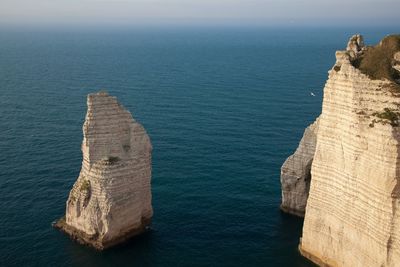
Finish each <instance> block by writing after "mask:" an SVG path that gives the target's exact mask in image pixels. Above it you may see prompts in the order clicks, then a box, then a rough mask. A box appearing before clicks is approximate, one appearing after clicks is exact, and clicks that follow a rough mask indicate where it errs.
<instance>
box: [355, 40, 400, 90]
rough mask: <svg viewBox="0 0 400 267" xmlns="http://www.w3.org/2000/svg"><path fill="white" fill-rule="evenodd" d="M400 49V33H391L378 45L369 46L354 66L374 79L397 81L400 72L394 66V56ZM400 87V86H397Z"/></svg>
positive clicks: (399, 77)
mask: <svg viewBox="0 0 400 267" xmlns="http://www.w3.org/2000/svg"><path fill="white" fill-rule="evenodd" d="M398 51H400V35H389V36H386V37H385V38H383V39H382V41H381V42H380V43H379V44H378V45H376V46H370V47H367V49H366V51H364V53H363V54H362V56H361V57H360V58H358V59H356V60H355V61H354V62H353V65H354V67H356V68H358V69H359V70H360V71H361V72H362V73H364V74H366V75H368V76H369V77H370V78H371V79H373V80H382V79H388V80H390V81H393V82H396V80H398V79H400V74H399V73H398V72H396V71H395V70H394V69H393V68H392V65H393V64H392V63H393V56H394V54H395V53H396V52H398ZM397 87H398V88H399V89H400V86H397Z"/></svg>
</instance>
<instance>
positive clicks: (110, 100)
mask: <svg viewBox="0 0 400 267" xmlns="http://www.w3.org/2000/svg"><path fill="white" fill-rule="evenodd" d="M87 106H88V110H87V114H86V120H85V123H84V125H83V142H82V152H83V162H82V169H81V172H80V174H79V177H78V179H77V181H76V182H75V184H74V186H73V188H72V190H71V192H70V194H69V198H68V201H67V205H66V215H65V220H64V219H61V220H60V221H59V222H57V224H56V227H59V228H61V229H62V230H64V231H65V232H67V233H68V234H70V235H71V236H72V237H73V238H74V239H76V240H77V241H79V242H81V243H85V244H89V245H91V246H93V247H95V248H97V249H104V248H107V247H110V246H112V245H115V244H118V243H120V242H122V241H125V240H126V239H128V238H130V237H132V236H134V235H136V234H139V233H141V232H143V231H144V230H145V229H146V227H147V225H149V223H150V220H151V217H152V214H153V210H152V206H151V188H150V187H151V186H150V180H151V150H152V146H151V143H150V139H149V137H148V135H147V134H146V131H145V129H144V128H143V127H142V125H140V124H139V123H138V122H136V121H135V120H134V119H133V118H132V115H131V114H130V113H129V111H127V110H126V109H124V107H122V106H121V105H120V104H119V103H118V102H117V99H116V98H115V97H113V96H109V95H108V94H107V93H104V92H100V93H96V94H89V95H88V98H87Z"/></svg>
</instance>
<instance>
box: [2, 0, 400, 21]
mask: <svg viewBox="0 0 400 267" xmlns="http://www.w3.org/2000/svg"><path fill="white" fill-rule="evenodd" d="M399 10H400V0H373V1H372V0H348V1H346V0H0V25H14V24H15V25H24V24H26V25H35V24H38V25H42V24H43V25H47V24H48V25H57V24H60V25H142V24H155V25H158V24H178V25H191V24H196V25H197V24H198V25H202V24H204V25H210V24H211V25H219V24H233V25H252V24H254V25H264V26H269V25H272V26H273V25H316V26H318V25H348V24H350V25H351V24H354V25H363V24H367V25H390V24H392V25H393V24H394V25H396V24H397V25H399V26H400V16H399Z"/></svg>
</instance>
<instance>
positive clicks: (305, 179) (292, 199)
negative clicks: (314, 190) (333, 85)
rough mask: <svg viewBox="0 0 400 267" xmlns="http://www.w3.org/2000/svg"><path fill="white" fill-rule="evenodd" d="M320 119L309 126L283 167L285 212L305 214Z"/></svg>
mask: <svg viewBox="0 0 400 267" xmlns="http://www.w3.org/2000/svg"><path fill="white" fill-rule="evenodd" d="M317 130H318V120H317V121H315V122H314V123H313V124H311V125H310V126H308V127H307V128H306V130H305V131H304V135H303V138H302V139H301V141H300V144H299V146H298V148H297V150H296V152H295V153H294V154H293V155H291V156H290V157H288V158H287V159H286V161H285V163H284V164H283V166H282V168H281V185H282V204H281V209H282V210H283V211H284V212H287V213H290V214H293V215H297V216H304V212H305V209H306V204H307V198H308V192H309V191H310V181H311V163H312V161H313V157H314V152H315V146H316V143H317Z"/></svg>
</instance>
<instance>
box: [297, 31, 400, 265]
mask: <svg viewBox="0 0 400 267" xmlns="http://www.w3.org/2000/svg"><path fill="white" fill-rule="evenodd" d="M394 40H395V41H393V39H390V38H385V39H384V40H383V41H382V42H381V43H380V44H379V45H377V46H376V47H368V48H367V47H364V45H363V43H362V38H361V37H360V36H355V37H353V38H352V39H351V40H350V42H349V45H348V48H347V50H346V51H338V52H337V53H336V59H337V61H336V64H335V65H334V67H333V68H332V69H331V70H330V71H329V79H328V81H327V82H326V85H325V88H324V100H323V107H322V113H321V115H320V117H319V122H318V131H317V138H316V139H317V143H316V148H315V153H314V158H313V162H312V167H311V177H312V178H311V185H310V192H309V197H308V200H307V207H306V213H305V220H304V227H303V236H302V239H301V242H300V251H301V253H302V254H303V255H304V256H306V257H308V258H309V259H311V260H312V261H314V262H316V263H317V264H319V265H321V266H360V267H361V266H363V267H365V266H399V263H400V211H399V208H400V202H399V201H400V200H399V198H400V182H399V179H400V156H399V155H400V154H399V148H400V143H399V141H400V130H399V126H398V125H399V114H400V113H399V112H400V110H399V107H400V90H399V87H398V84H396V80H397V79H398V73H396V72H394V70H395V68H393V67H395V66H397V64H398V62H396V57H397V54H396V53H394V54H393V51H395V49H397V48H399V47H400V46H398V47H397V48H396V47H394V48H395V49H392V48H393V47H392V46H391V45H390V47H389V45H388V42H394V43H396V42H398V44H400V38H398V37H395V38H394ZM395 46H396V45H395ZM391 49H392V50H391ZM380 52H384V53H386V52H388V53H386V54H385V55H384V56H379V57H375V54H374V53H380ZM390 57H391V58H390ZM371 60H372V61H371ZM368 61H369V62H368ZM383 61H385V62H383ZM388 64H391V66H389V65H388ZM388 66H389V67H388ZM308 158H309V157H308V156H307V158H306V159H308ZM299 166H300V165H299ZM301 166H302V165H301Z"/></svg>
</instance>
